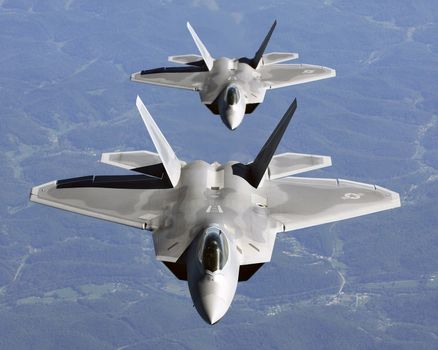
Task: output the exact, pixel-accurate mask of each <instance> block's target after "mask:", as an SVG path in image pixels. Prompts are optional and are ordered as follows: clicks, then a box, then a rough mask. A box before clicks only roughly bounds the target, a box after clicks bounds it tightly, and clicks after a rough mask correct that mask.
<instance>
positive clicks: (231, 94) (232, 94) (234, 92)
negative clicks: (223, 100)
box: [227, 86, 240, 105]
mask: <svg viewBox="0 0 438 350" xmlns="http://www.w3.org/2000/svg"><path fill="white" fill-rule="evenodd" d="M239 99H240V93H239V90H238V89H237V88H236V87H234V86H232V87H230V88H229V89H228V91H227V103H228V104H229V105H235V104H236V103H237V102H239Z"/></svg>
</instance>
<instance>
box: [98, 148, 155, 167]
mask: <svg viewBox="0 0 438 350" xmlns="http://www.w3.org/2000/svg"><path fill="white" fill-rule="evenodd" d="M100 161H101V162H102V163H105V164H109V165H113V166H116V167H119V168H123V169H127V170H134V169H135V168H139V167H144V166H148V165H154V164H158V163H161V158H160V156H159V155H158V153H154V152H149V151H132V152H110V153H102V158H101V159H100Z"/></svg>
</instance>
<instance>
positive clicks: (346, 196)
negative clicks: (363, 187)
mask: <svg viewBox="0 0 438 350" xmlns="http://www.w3.org/2000/svg"><path fill="white" fill-rule="evenodd" d="M362 196H363V193H351V192H349V193H346V194H344V196H343V197H342V199H359V198H361V197H362Z"/></svg>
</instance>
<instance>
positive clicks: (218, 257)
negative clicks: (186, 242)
mask: <svg viewBox="0 0 438 350" xmlns="http://www.w3.org/2000/svg"><path fill="white" fill-rule="evenodd" d="M198 249H199V254H198V256H199V260H200V262H201V264H202V266H203V267H204V269H205V270H208V271H211V272H215V271H217V270H222V269H223V267H224V266H225V263H226V262H227V260H228V244H227V240H226V238H225V235H224V234H223V233H222V231H221V230H219V229H218V228H217V227H209V228H207V229H206V230H205V233H204V235H203V237H202V238H201V240H200V244H199V248H198Z"/></svg>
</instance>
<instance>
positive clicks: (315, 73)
mask: <svg viewBox="0 0 438 350" xmlns="http://www.w3.org/2000/svg"><path fill="white" fill-rule="evenodd" d="M257 71H258V72H259V73H260V74H261V78H260V79H261V80H262V81H263V82H264V83H265V85H266V87H267V88H268V89H276V88H281V87H285V86H289V85H296V84H303V83H308V82H310V81H315V80H321V79H327V78H332V77H334V76H336V71H335V70H334V69H331V68H327V67H322V66H314V65H310V64H272V65H267V66H261V67H260V68H259V69H258V70H257Z"/></svg>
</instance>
